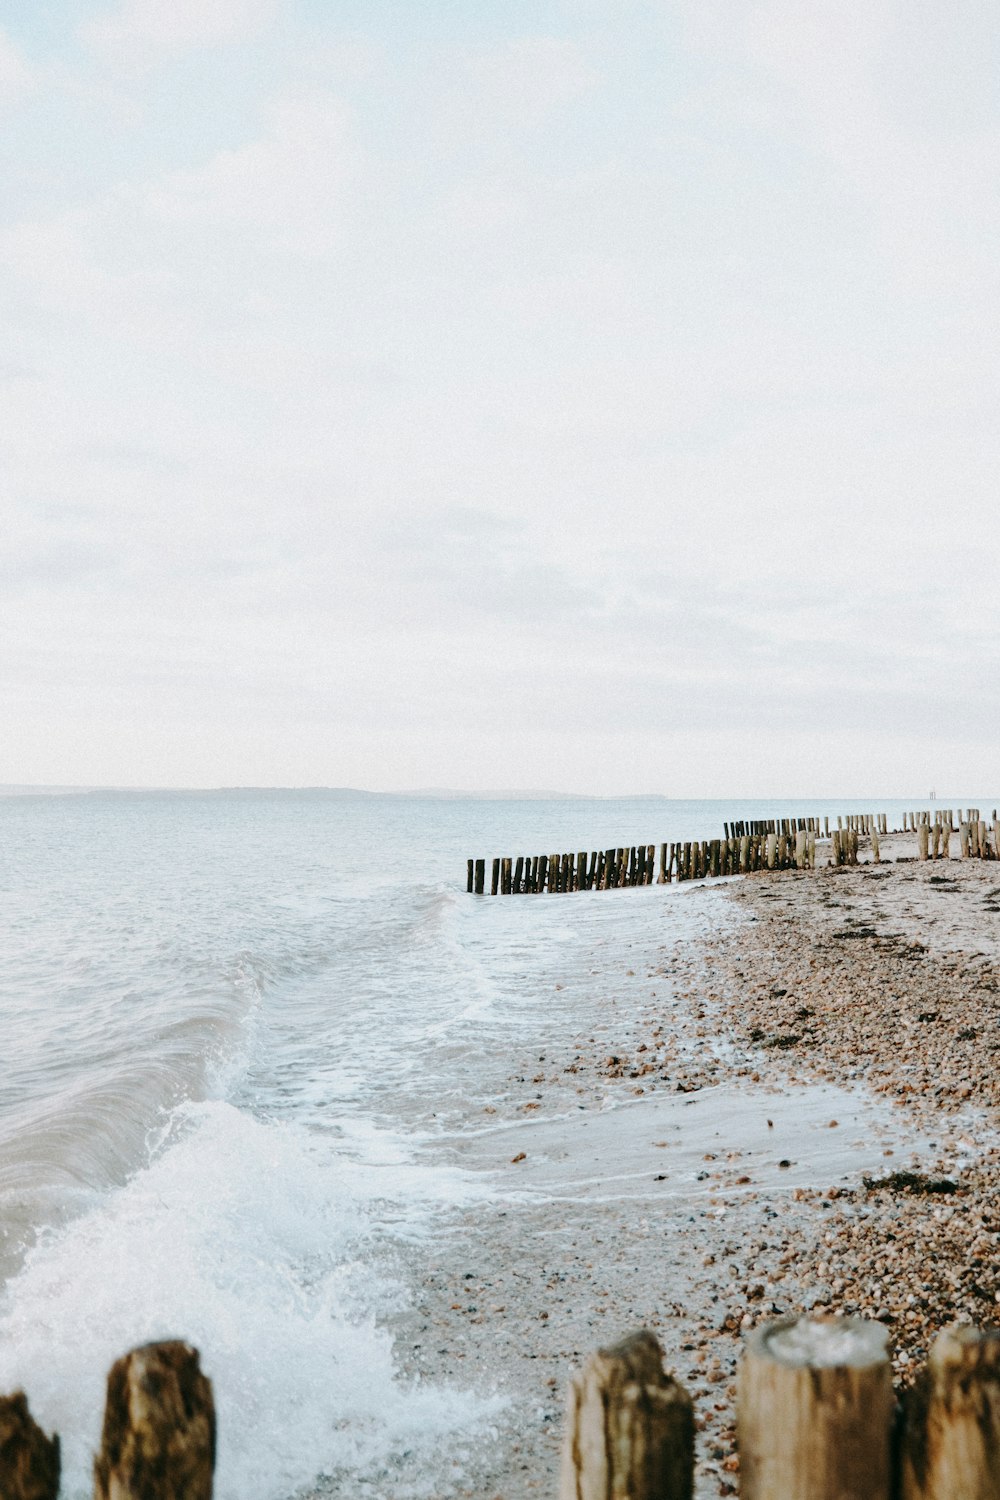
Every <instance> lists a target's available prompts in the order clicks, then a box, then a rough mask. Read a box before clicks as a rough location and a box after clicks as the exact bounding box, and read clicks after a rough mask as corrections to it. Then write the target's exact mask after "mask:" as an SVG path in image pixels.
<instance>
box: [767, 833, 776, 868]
mask: <svg viewBox="0 0 1000 1500" xmlns="http://www.w3.org/2000/svg"><path fill="white" fill-rule="evenodd" d="M777 855H778V835H777V834H776V833H769V834H768V835H767V868H768V869H769V870H773V869H774V862H775V860H776V858H777Z"/></svg>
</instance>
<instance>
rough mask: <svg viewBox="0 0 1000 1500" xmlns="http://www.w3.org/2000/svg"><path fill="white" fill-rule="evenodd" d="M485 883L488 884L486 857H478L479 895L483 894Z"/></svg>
mask: <svg viewBox="0 0 1000 1500" xmlns="http://www.w3.org/2000/svg"><path fill="white" fill-rule="evenodd" d="M485 884H486V861H485V859H477V860H476V895H477V896H481V895H482V894H483V886H484V885H485Z"/></svg>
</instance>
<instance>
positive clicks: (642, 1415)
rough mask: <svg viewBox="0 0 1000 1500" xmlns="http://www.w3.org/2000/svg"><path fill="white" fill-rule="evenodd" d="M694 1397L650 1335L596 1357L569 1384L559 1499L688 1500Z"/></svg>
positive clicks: (626, 1341)
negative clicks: (668, 1368)
mask: <svg viewBox="0 0 1000 1500" xmlns="http://www.w3.org/2000/svg"><path fill="white" fill-rule="evenodd" d="M693 1474H694V1411H693V1408H692V1404H691V1397H690V1396H689V1395H688V1393H687V1391H686V1390H685V1389H684V1387H683V1386H682V1385H679V1384H678V1382H677V1381H676V1380H674V1379H672V1377H671V1376H669V1375H667V1374H666V1372H665V1371H664V1368H663V1350H662V1349H661V1348H660V1344H659V1342H658V1340H657V1339H656V1338H655V1337H654V1335H653V1334H651V1333H649V1332H648V1331H646V1330H643V1332H642V1333H636V1334H633V1335H632V1336H631V1337H630V1338H627V1339H624V1340H623V1341H622V1342H621V1343H620V1344H615V1345H614V1347H613V1348H610V1349H599V1350H598V1351H597V1353H596V1354H592V1355H591V1357H590V1359H589V1360H588V1361H587V1363H586V1365H585V1366H584V1368H583V1370H582V1371H581V1373H580V1374H579V1375H576V1376H574V1378H573V1380H572V1381H571V1383H570V1388H569V1400H568V1405H567V1413H566V1434H565V1440H564V1444H563V1455H562V1470H561V1475H560V1484H559V1500H690V1495H691V1487H692V1482H693Z"/></svg>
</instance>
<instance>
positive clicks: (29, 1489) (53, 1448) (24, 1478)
mask: <svg viewBox="0 0 1000 1500" xmlns="http://www.w3.org/2000/svg"><path fill="white" fill-rule="evenodd" d="M58 1493H59V1439H58V1438H57V1437H50V1438H47V1437H46V1436H45V1434H44V1432H43V1431H42V1429H41V1428H40V1427H39V1425H38V1423H37V1422H36V1421H35V1419H34V1418H33V1417H32V1415H31V1413H30V1411H29V1410H28V1401H27V1398H26V1396H25V1394H24V1392H23V1391H16V1392H15V1393H14V1395H13V1396H0V1496H3V1500H56V1496H57V1495H58Z"/></svg>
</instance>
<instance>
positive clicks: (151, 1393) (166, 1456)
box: [0, 1317, 1000, 1500]
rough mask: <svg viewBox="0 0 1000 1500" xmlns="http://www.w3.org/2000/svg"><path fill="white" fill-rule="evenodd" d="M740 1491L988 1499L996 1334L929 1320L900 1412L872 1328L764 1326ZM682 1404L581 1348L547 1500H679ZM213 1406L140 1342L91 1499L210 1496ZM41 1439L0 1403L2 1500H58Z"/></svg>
mask: <svg viewBox="0 0 1000 1500" xmlns="http://www.w3.org/2000/svg"><path fill="white" fill-rule="evenodd" d="M736 1431H737V1445H738V1451H739V1468H740V1494H741V1495H742V1496H743V1497H744V1500H895V1497H899V1500H998V1496H1000V1332H998V1331H996V1330H994V1331H992V1332H988V1333H982V1332H980V1331H979V1330H978V1329H975V1328H971V1327H952V1328H948V1329H945V1330H944V1331H943V1332H942V1333H940V1334H939V1335H938V1337H937V1339H936V1340H935V1342H934V1344H933V1346H932V1348H931V1351H930V1356H929V1359H928V1362H927V1366H926V1368H925V1369H924V1370H923V1371H922V1372H921V1373H920V1375H919V1377H918V1379H917V1381H916V1384H915V1385H914V1387H913V1389H912V1390H911V1391H910V1392H908V1393H907V1394H906V1396H905V1397H904V1398H903V1400H902V1404H901V1405H900V1402H899V1401H898V1400H897V1396H896V1393H895V1392H894V1390H893V1386H892V1367H891V1363H890V1352H889V1348H888V1330H887V1329H886V1327H885V1325H884V1324H883V1323H879V1322H874V1321H872V1320H869V1319H864V1318H838V1317H825V1318H815V1317H804V1318H799V1319H796V1318H781V1319H778V1320H776V1321H774V1322H770V1323H765V1324H762V1325H761V1326H760V1327H758V1328H756V1329H755V1330H754V1331H753V1332H752V1333H751V1334H750V1335H749V1336H748V1338H747V1341H746V1344H745V1347H744V1353H743V1358H742V1361H741V1364H740V1368H739V1372H738V1376H737V1397H736ZM694 1432H695V1412H694V1405H693V1402H692V1400H691V1397H690V1396H689V1395H688V1393H687V1391H686V1390H685V1389H684V1387H683V1386H682V1385H681V1384H680V1383H679V1382H678V1381H677V1380H675V1379H674V1378H673V1377H672V1376H670V1375H668V1374H667V1373H666V1371H665V1370H664V1367H663V1351H662V1349H661V1347H660V1345H659V1343H658V1341H657V1339H656V1338H655V1337H654V1335H653V1334H652V1333H649V1332H647V1331H643V1332H642V1333H638V1334H634V1335H632V1336H631V1337H630V1338H628V1339H626V1340H624V1341H623V1342H622V1343H621V1344H618V1345H615V1346H614V1347H612V1348H609V1349H601V1350H598V1351H597V1353H596V1354H594V1355H592V1356H591V1358H590V1359H589V1360H588V1362H587V1364H586V1365H585V1366H584V1368H583V1370H582V1371H581V1372H580V1373H579V1374H578V1375H576V1376H574V1377H573V1379H572V1380H571V1382H570V1387H569V1393H568V1400H567V1409H566V1428H565V1434H564V1440H563V1451H562V1465H561V1471H560V1480H559V1495H560V1500H609V1497H610V1500H691V1496H692V1491H693V1482H694ZM215 1447H216V1428H215V1407H214V1402H213V1397H212V1386H211V1383H210V1381H209V1380H208V1379H207V1378H206V1377H205V1375H204V1374H203V1373H202V1371H201V1369H200V1366H199V1361H198V1352H197V1350H195V1349H193V1348H192V1347H191V1346H190V1345H189V1344H185V1343H182V1342H180V1341H171V1342H169V1343H161V1344H146V1345H144V1346H143V1347H142V1348H140V1349H134V1350H132V1352H131V1353H130V1354H126V1355H124V1356H123V1358H121V1359H119V1360H117V1361H116V1363H115V1364H114V1365H113V1366H112V1369H111V1373H110V1374H109V1376H108V1392H107V1403H106V1406H105V1412H104V1426H103V1431H102V1434H101V1448H100V1452H99V1453H98V1455H97V1458H96V1459H95V1461H94V1497H95V1500H211V1496H212V1482H213V1474H214V1470H215ZM59 1482H60V1450H59V1438H58V1436H53V1437H47V1436H46V1435H45V1433H44V1432H43V1431H42V1429H41V1428H40V1427H39V1426H38V1424H37V1423H36V1422H35V1421H34V1420H33V1418H32V1416H31V1414H30V1412H29V1410H28V1403H27V1400H26V1398H25V1396H24V1393H23V1392H20V1391H19V1392H17V1393H16V1394H15V1395H13V1396H6V1397H2V1398H0V1496H2V1500H57V1497H58V1494H59Z"/></svg>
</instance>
